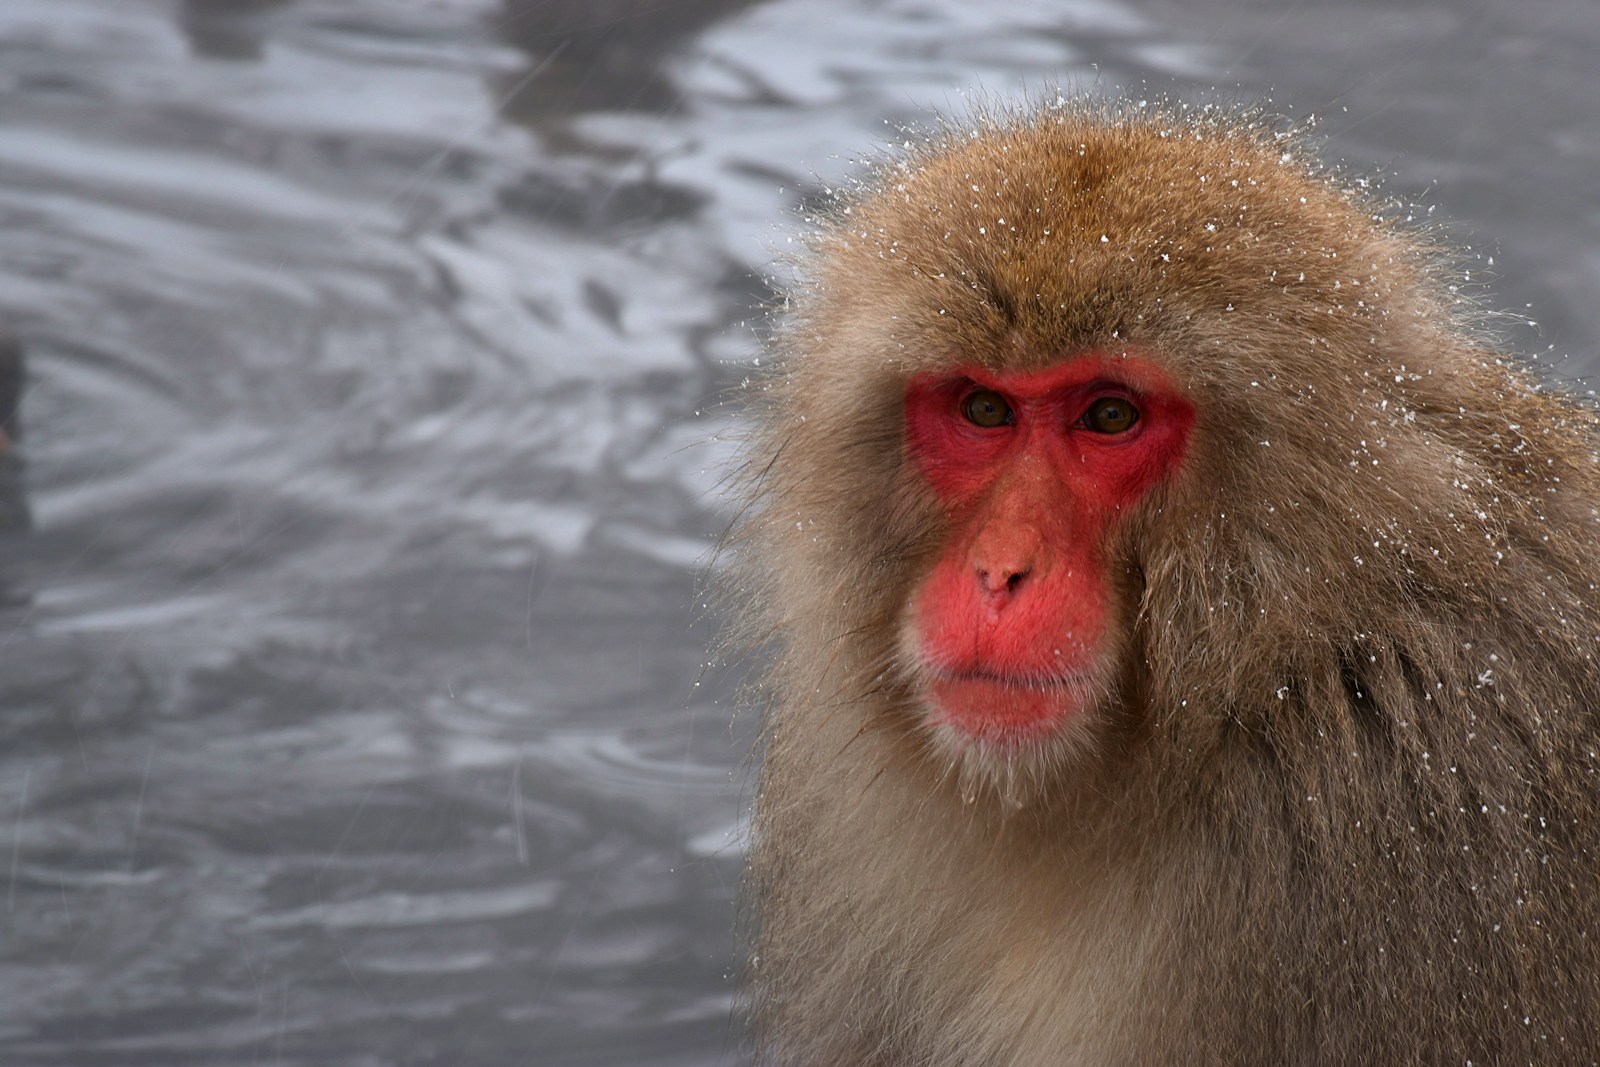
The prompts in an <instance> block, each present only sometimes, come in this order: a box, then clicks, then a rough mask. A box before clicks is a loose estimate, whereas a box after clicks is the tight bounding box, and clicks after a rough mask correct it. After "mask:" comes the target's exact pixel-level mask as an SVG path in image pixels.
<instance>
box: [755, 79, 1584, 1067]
mask: <svg viewBox="0 0 1600 1067" xmlns="http://www.w3.org/2000/svg"><path fill="white" fill-rule="evenodd" d="M1359 185H1360V183H1357V182H1350V181H1346V180H1342V179H1341V178H1339V177H1338V176H1336V175H1332V174H1330V173H1328V172H1326V171H1324V170H1322V169H1320V168H1319V167H1318V166H1317V165H1316V164H1315V163H1313V162H1312V161H1311V160H1310V159H1308V158H1306V157H1305V156H1304V155H1302V146H1301V145H1300V144H1299V143H1298V141H1297V140H1296V139H1295V138H1294V137H1293V136H1290V135H1287V134H1284V133H1282V132H1279V131H1277V130H1276V129H1275V128H1274V127H1272V126H1271V125H1270V124H1263V123H1261V122H1260V121H1259V120H1258V119H1256V118H1255V117H1253V116H1252V115H1250V114H1247V113H1246V114H1241V113H1238V112H1228V113H1221V112H1212V111H1206V110H1198V111H1184V110H1182V109H1168V108H1163V109H1157V110H1140V109H1135V108H1128V109H1125V110H1119V109H1117V108H1116V107H1105V106H1100V105H1092V104H1068V105H1065V106H1057V107H1053V108H1046V109H1043V110H1039V111H1037V112H1033V113H1030V114H1027V115H1024V116H1020V117H1011V118H1008V119H1000V118H983V119H979V120H977V121H975V122H972V123H969V124H968V128H966V129H964V130H952V131H950V132H948V133H947V134H946V135H944V136H942V137H940V138H936V139H935V140H934V141H933V142H931V143H929V144H928V145H926V146H924V147H922V148H920V149H916V150H913V151H911V152H910V154H909V155H908V156H907V157H906V158H904V159H902V160H898V161H893V162H890V163H888V164H886V165H884V166H883V167H881V169H880V172H879V173H878V175H877V177H876V179H875V181H873V182H872V183H869V184H868V185H867V186H866V187H865V188H863V189H862V190H860V191H859V192H858V193H857V195H855V196H853V197H851V198H850V199H849V201H848V202H847V203H846V204H845V205H843V206H842V207H841V208H840V210H838V211H836V212H835V213H834V214H833V221H832V222H831V224H829V225H828V227H827V228H826V230H825V232H824V233H823V234H821V236H820V237H819V238H818V240H817V243H816V248H815V252H814V256H813V257H812V259H811V260H810V261H809V263H808V266H807V267H806V268H805V279H804V281H803V284H802V285H800V286H799V287H798V288H797V290H796V291H795V292H794V293H793V294H792V314H791V315H790V317H789V319H788V322H787V325H786V327H785V329H784V331H783V332H782V334H781V336H780V338H779V340H778V343H777V348H778V349H779V351H778V353H777V356H778V359H777V364H778V365H777V367H776V369H775V370H774V372H773V373H772V374H771V375H770V376H769V377H768V378H767V379H765V380H764V381H763V382H762V383H760V385H761V387H762V391H763V393H764V395H765V398H766V399H765V402H764V404H763V405H762V408H761V413H760V417H761V419H762V427H763V428H762V432H761V434H760V436H759V439H758V440H757V442H756V443H755V445H754V446H753V449H752V452H751V454H750V456H749V457H748V459H749V469H750V470H751V472H752V476H751V487H750V491H751V503H750V508H749V510H748V512H747V515H746V518H745V519H744V520H743V521H742V523H741V526H740V529H739V533H738V538H737V543H738V545H739V551H740V553H741V555H742V559H743V567H742V568H740V570H739V573H741V575H742V579H741V582H742V585H741V588H742V590H743V591H744V592H745V593H746V594H747V595H748V599H749V602H750V607H749V611H748V612H747V615H746V623H747V626H748V629H749V632H750V633H752V634H756V635H765V636H768V637H770V639H771V640H772V642H773V643H774V645H775V652H774V662H773V665H772V667H771V669H770V671H769V673H768V674H767V676H766V677H765V678H764V680H763V682H762V688H763V690H764V696H765V697H766V699H767V700H769V702H770V710H769V711H768V719H767V729H766V735H765V744H764V751H763V769H762V772H761V780H760V791H759V796H758V797H757V801H756V813H755V824H754V844H753V854H752V857H751V867H750V872H749V877H748V886H747V894H748V904H749V906H750V909H751V923H750V936H751V941H752V943H751V957H750V964H749V967H748V972H749V982H750V988H751V1011H752V1017H753V1028H754V1033H755V1035H756V1037H755V1040H756V1043H757V1047H758V1048H757V1051H758V1058H760V1059H761V1060H763V1061H764V1062H773V1063H782V1064H804V1065H807V1067H829V1065H839V1067H843V1065H854V1064H872V1065H881V1067H889V1065H912V1064H915V1065H919V1067H920V1065H929V1067H932V1065H953V1064H963V1065H996V1067H998V1065H1023V1067H1028V1065H1055V1064H1086V1065H1088V1064H1093V1065H1100V1067H1105V1065H1115V1064H1230V1065H1231V1064H1263V1065H1265V1064H1273V1065H1277V1064H1402V1063H1418V1064H1435V1063H1441V1064H1442V1063H1454V1064H1462V1063H1467V1062H1471V1063H1484V1064H1491V1063H1492V1064H1512V1063H1538V1064H1567V1063H1574V1064H1575V1063H1593V1062H1595V1061H1596V1060H1597V1059H1600V803H1597V798H1600V778H1597V774H1596V770H1597V766H1600V757H1597V756H1596V752H1597V751H1600V718H1597V715H1600V670H1597V667H1596V661H1595V656H1596V651H1597V644H1600V595H1597V592H1596V590H1595V587H1594V582H1595V581H1596V576H1597V574H1600V562H1597V561H1600V523H1597V518H1596V514H1597V513H1596V507H1597V505H1600V473H1597V470H1600V469H1597V457H1596V447H1597V440H1600V438H1597V435H1596V418H1595V415H1594V412H1593V410H1592V409H1591V406H1590V405H1589V404H1588V403H1586V402H1581V401H1579V400H1577V399H1575V398H1572V397H1570V396H1567V395H1563V394H1561V393H1559V392H1555V391H1551V390H1549V389H1547V388H1544V387H1542V386H1541V385H1540V383H1539V382H1538V380H1537V378H1536V377H1535V375H1534V374H1532V373H1531V371H1530V370H1529V369H1528V368H1526V367H1524V366H1523V364H1522V363H1521V362H1520V361H1518V360H1515V359H1511V358H1508V357H1506V356H1503V355H1501V354H1498V353H1497V352H1496V351H1495V350H1494V349H1493V348H1492V347H1490V346H1489V344H1488V343H1487V342H1486V341H1484V340H1482V339H1481V336H1480V334H1479V333H1478V332H1477V330H1476V327H1475V326H1474V324H1473V321H1472V318H1471V316H1470V314H1469V311H1470V309H1464V308H1463V307H1462V306H1461V304H1460V302H1459V300H1458V299H1457V298H1456V297H1455V296H1453V295H1452V292H1451V289H1450V288H1449V285H1448V281H1449V279H1447V278H1446V277H1445V274H1444V271H1445V269H1446V268H1445V266H1443V261H1442V260H1441V259H1440V258H1439V257H1438V255H1437V253H1436V252H1434V251H1430V250H1428V249H1426V248H1424V247H1423V245H1424V244H1425V243H1426V242H1422V241H1420V240H1419V238H1418V236H1417V235H1416V234H1415V233H1412V232H1408V230H1407V227H1406V226H1405V224H1404V223H1403V222H1401V221H1399V220H1397V219H1396V218H1395V217H1393V213H1392V211H1389V210H1385V209H1384V208H1381V207H1380V206H1378V205H1377V204H1376V202H1374V201H1371V200H1369V199H1368V198H1367V196H1366V195H1364V193H1363V192H1362V191H1360V189H1359ZM1123 350H1132V351H1138V352H1139V353H1141V354H1142V355H1144V356H1145V357H1147V358H1149V359H1151V360H1154V361H1156V362H1157V363H1158V364H1159V365H1160V366H1161V367H1162V368H1163V369H1164V371H1165V372H1166V373H1167V374H1168V375H1169V376H1170V378H1171V380H1172V382H1174V383H1175V384H1176V385H1177V387H1178V388H1179V389H1180V390H1181V391H1182V392H1183V393H1184V394H1185V395H1186V396H1187V397H1188V398H1189V399H1190V400H1191V402H1192V403H1193V404H1194V406H1195V408H1196V410H1197V416H1196V420H1195V424H1194V428H1193V431H1192V435H1191V438H1190V447H1189V453H1188V456H1187V458H1186V460H1185V462H1184V464H1183V465H1182V468H1181V469H1180V470H1179V471H1178V473H1177V474H1176V475H1175V476H1174V477H1172V478H1171V479H1169V480H1168V481H1167V482H1166V483H1164V484H1163V485H1161V486H1159V487H1158V488H1157V489H1156V490H1155V491H1153V492H1152V493H1150V494H1149V495H1148V496H1147V497H1146V498H1145V499H1144V500H1142V501H1141V502H1140V504H1139V506H1138V507H1137V508H1136V509H1135V511H1134V512H1133V513H1132V514H1129V515H1127V516H1126V517H1125V518H1123V519H1122V520H1121V521H1120V522H1119V523H1118V524H1117V527H1116V528H1117V533H1116V535H1115V537H1114V540H1113V542H1112V544H1111V545H1109V546H1108V548H1107V552H1108V556H1109V558H1110V560H1111V563H1110V567H1111V584H1112V585H1113V586H1114V588H1115V596H1114V601H1115V602H1114V603H1113V604H1112V605H1111V608H1112V611H1111V612H1110V613H1109V614H1110V617H1112V618H1113V619H1116V620H1118V621H1119V622H1120V633H1119V634H1118V635H1117V638H1116V641H1117V644H1116V648H1117V652H1118V657H1119V663H1120V664H1121V669H1120V677H1119V680H1118V683H1117V685H1116V686H1115V687H1114V690H1113V691H1108V692H1107V693H1106V694H1105V697H1104V699H1103V700H1102V701H1101V702H1100V703H1099V704H1098V705H1097V706H1095V707H1094V708H1092V709H1090V710H1089V711H1088V712H1087V713H1086V716H1085V725H1084V729H1083V730H1082V731H1078V732H1077V733H1076V734H1075V736H1074V738H1073V743H1072V744H1071V745H1066V746H1062V747H1059V748H1057V749H1052V750H1050V751H1044V752H1038V753H1034V754H1032V755H1031V756H1029V755H1028V754H1022V755H1013V756H1012V757H1001V756H993V755H989V756H986V755H984V754H983V753H981V752H968V753H966V754H961V753H960V752H957V751H956V750H955V749H954V748H953V747H952V746H951V744H950V743H949V739H948V738H941V737H938V736H935V735H933V734H930V733H929V732H928V730H927V729H926V727H925V726H924V725H923V719H922V717H921V715H920V714H919V709H918V708H917V706H916V702H915V698H914V697H913V695H912V693H913V691H914V688H915V687H914V680H915V671H916V669H917V668H916V666H915V664H913V663H911V662H908V660H907V657H906V656H905V655H904V653H903V651H902V650H901V645H900V638H901V634H902V632H903V628H904V624H905V618H906V604H907V602H908V600H909V598H910V596H911V594H912V592H913V591H914V590H915V589H916V588H917V586H918V583H919V581H921V579H922V578H923V577H924V576H925V574H926V573H927V571H928V569H929V568H930V567H931V566H932V563H933V560H934V559H935V557H936V555H937V551H938V548H939V546H940V541H941V537H942V536H943V535H944V533H945V531H946V528H947V519H946V518H945V516H944V515H943V514H942V512H941V510H940V507H939V505H938V503H937V501H936V500H935V498H934V496H933V494H932V492H931V491H930V489H929V488H928V486H927V485H925V484H923V483H922V481H921V480H920V479H919V478H918V477H917V475H916V473H915V472H914V471H913V470H912V469H910V467H909V465H908V463H907V461H906V456H905V452H904V441H903V429H904V428H903V398H904V392H905V385H906V381H907V379H908V377H909V376H911V375H913V374H915V373H918V372H921V371H927V370H933V369H939V368H946V367H949V366H952V365H956V364H960V363H970V362H977V363H981V364H984V365H987V366H991V367H997V368H998V367H1005V368H1015V369H1031V368H1036V367H1043V366H1047V365H1050V364H1052V363H1055V362H1058V361H1060V360H1062V359H1067V358H1071V357H1072V356H1074V355H1076V354H1081V353H1085V352H1090V351H1095V352H1101V353H1115V352H1119V351H1123Z"/></svg>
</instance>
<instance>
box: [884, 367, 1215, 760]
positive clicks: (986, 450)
mask: <svg viewBox="0 0 1600 1067" xmlns="http://www.w3.org/2000/svg"><path fill="white" fill-rule="evenodd" d="M1193 421H1194V408H1193V407H1192V406H1191V405H1190V404H1189V403H1188V402H1187V401H1186V400H1185V399H1184V398H1183V397H1182V396H1181V395H1179V393H1178V392H1177V391H1176V390H1175V389H1174V388H1173V387H1172V386H1171V385H1170V384H1169V382H1168V381H1167V379H1166V378H1165V377H1164V376H1163V375H1162V374H1161V373H1160V371H1159V370H1157V369H1156V368H1155V367H1154V366H1153V365H1152V364H1151V363H1150V362H1149V361H1148V360H1145V359H1141V358H1138V357H1137V356H1133V355H1128V354H1125V353H1124V354H1117V355H1107V354H1103V353H1088V354H1082V355H1078V356H1076V357H1073V358H1069V359H1068V360H1066V361H1065V362H1063V363H1061V364H1058V365H1056V366H1054V367H1051V368H1048V369H1046V370H1042V371H1031V372H1011V373H996V372H993V371H989V370H986V369H984V368H981V367H960V368H957V369H955V370H952V371H950V372H948V373H939V374H925V375H921V376H918V377H916V378H914V379H913V380H912V381H911V383H910V385H909V387H908V389H907V393H906V433H907V442H908V449H909V452H910V455H911V458H912V460H913V462H914V464H915V466H916V468H917V470H918V472H919V473H920V475H921V476H922V477H923V478H925V479H926V480H927V482H928V483H929V485H930V486H931V487H932V488H933V490H934V492H935V494H936V495H937V496H938V498H939V500H940V502H941V504H942V505H943V506H944V507H945V509H946V510H947V512H948V517H949V523H950V531H951V532H950V537H949V540H948V542H947V543H946V544H945V545H944V546H943V548H942V551H941V552H940V554H939V555H938V556H937V558H936V561H935V562H934V564H933V567H932V569H931V571H930V572H929V573H928V574H927V576H926V578H925V579H924V580H923V582H922V583H921V584H920V586H919V587H918V588H917V589H916V590H915V592H914V593H913V596H912V597H911V601H910V603H909V605H908V608H907V612H906V616H905V618H904V622H903V632H902V644H903V647H904V648H905V649H906V651H907V652H908V653H909V655H910V658H911V660H912V662H913V663H914V664H915V665H916V668H917V673H918V677H919V685H920V689H921V693H920V695H921V697H922V701H923V705H924V708H925V714H926V716H927V719H928V723H929V725H930V726H932V727H933V728H934V729H935V731H936V732H937V733H939V734H940V735H942V736H944V737H945V738H946V739H948V740H949V741H950V742H952V743H954V744H955V745H956V746H957V747H958V748H963V749H971V748H977V749H980V750H984V751H999V752H1006V753H1014V752H1016V751H1018V750H1023V749H1027V748H1028V747H1030V746H1047V745H1050V744H1051V743H1052V742H1053V741H1054V740H1056V739H1058V738H1061V737H1062V736H1063V735H1066V734H1070V733H1071V732H1072V731H1074V730H1076V729H1080V728H1081V720H1083V719H1084V718H1085V716H1087V715H1091V714H1092V713H1093V710H1094V708H1095V706H1096V705H1097V704H1098V703H1099V702H1100V701H1101V700H1102V699H1103V697H1104V696H1105V694H1107V693H1108V692H1109V691H1110V689H1111V687H1112V681H1113V679H1114V678H1115V677H1116V676H1117V673H1118V670H1119V664H1118V663H1117V662H1116V661H1117V658H1118V655H1119V653H1120V650H1121V649H1122V648H1123V647H1124V643H1123V642H1122V641H1120V640H1119V639H1118V637H1117V635H1118V634H1119V633H1121V631H1122V630H1123V629H1124V628H1125V627H1126V625H1127V621H1128V620H1127V618H1126V616H1127V614H1128V612H1127V611H1126V610H1124V606H1123V605H1122V604H1121V603H1120V602H1119V600H1118V596H1117V589H1116V583H1115V582H1114V581H1112V580H1111V579H1110V577H1109V575H1108V569H1109V568H1108V553H1107V544H1108V541H1109V539H1110V538H1111V537H1112V536H1113V535H1114V534H1115V533H1116V532H1117V529H1118V527H1119V524H1121V523H1122V522H1123V521H1124V520H1125V517H1126V516H1127V514H1128V513H1129V511H1130V510H1131V509H1132V508H1134V507H1135V506H1136V505H1137V504H1138V502H1139V501H1140V500H1141V498H1143V497H1144V496H1145V495H1146V494H1147V493H1148V492H1149V491H1150V489H1151V488H1152V487H1153V486H1154V485H1156V484H1157V483H1159V482H1160V481H1162V480H1163V479H1164V478H1165V477H1166V476H1168V475H1169V474H1170V473H1171V472H1172V471H1174V470H1175V469H1176V468H1177V467H1178V466H1179V465H1180V464H1181V463H1182V462H1183V458H1184V454H1185V449H1186V446H1187V443H1188V438H1189V430H1190V427H1191V425H1192V423H1193Z"/></svg>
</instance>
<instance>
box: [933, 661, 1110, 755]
mask: <svg viewBox="0 0 1600 1067" xmlns="http://www.w3.org/2000/svg"><path fill="white" fill-rule="evenodd" d="M927 703H928V708H929V710H930V712H931V713H932V715H933V719H934V721H935V723H936V724H937V725H940V726H943V727H945V728H946V729H947V730H949V731H951V732H953V733H954V734H955V735H956V736H957V737H958V738H960V739H962V740H965V741H967V742H968V743H976V744H977V745H979V746H980V747H984V748H992V749H1004V750H1015V749H1019V748H1026V747H1029V746H1030V745H1037V744H1042V743H1046V742H1049V741H1051V740H1052V739H1054V738H1056V737H1057V736H1059V735H1060V734H1061V732H1062V731H1063V730H1064V729H1065V728H1066V727H1067V726H1068V724H1070V723H1071V722H1072V721H1073V720H1074V719H1076V718H1077V717H1078V716H1079V715H1080V714H1081V713H1082V712H1083V710H1084V708H1085V707H1086V706H1087V705H1088V703H1089V686H1088V685H1087V684H1085V683H1083V682H1081V681H1079V680H1077V679H1073V678H1052V679H1047V680H1044V681H1035V680H1032V679H1021V678H1008V677H1004V676H997V675H990V674H978V673H972V674H958V675H943V676H940V677H937V678H935V679H934V680H933V682H932V684H930V685H929V686H928V690H927Z"/></svg>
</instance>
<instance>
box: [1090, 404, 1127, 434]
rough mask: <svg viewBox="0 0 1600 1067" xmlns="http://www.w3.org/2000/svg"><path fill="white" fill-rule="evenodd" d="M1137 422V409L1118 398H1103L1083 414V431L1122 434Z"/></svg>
mask: <svg viewBox="0 0 1600 1067" xmlns="http://www.w3.org/2000/svg"><path fill="white" fill-rule="evenodd" d="M1138 421H1139V409H1138V408H1136V407H1134V406H1133V404H1132V403H1130V402H1129V401H1127V400H1125V399H1123V398H1122V397H1120V396H1105V397H1101V398H1100V399H1099V400H1096V401H1095V402H1094V403H1093V404H1090V405H1089V410H1088V411H1086V412H1084V414H1083V425H1084V428H1085V429H1089V430H1093V431H1094V432H1095V433H1123V432H1125V431H1126V430H1128V429H1129V428H1131V427H1132V426H1133V424H1134V423H1136V422H1138Z"/></svg>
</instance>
